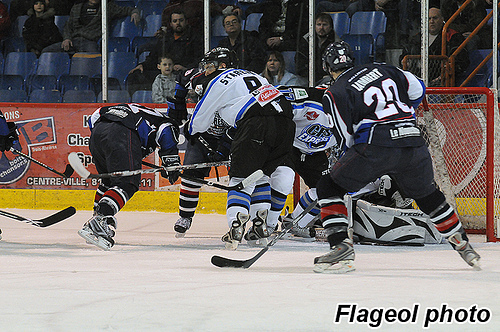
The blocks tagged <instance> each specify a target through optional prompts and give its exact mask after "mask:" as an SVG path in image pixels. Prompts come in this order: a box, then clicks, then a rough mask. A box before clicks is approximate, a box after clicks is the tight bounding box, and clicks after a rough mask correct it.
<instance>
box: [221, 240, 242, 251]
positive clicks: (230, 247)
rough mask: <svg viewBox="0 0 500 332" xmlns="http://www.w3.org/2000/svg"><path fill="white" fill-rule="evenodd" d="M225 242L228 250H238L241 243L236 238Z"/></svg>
mask: <svg viewBox="0 0 500 332" xmlns="http://www.w3.org/2000/svg"><path fill="white" fill-rule="evenodd" d="M224 244H225V246H226V250H236V249H237V248H238V245H239V244H240V243H239V242H238V241H236V240H232V241H231V242H224Z"/></svg>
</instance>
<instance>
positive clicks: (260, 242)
mask: <svg viewBox="0 0 500 332" xmlns="http://www.w3.org/2000/svg"><path fill="white" fill-rule="evenodd" d="M268 243H269V241H268V238H267V237H266V238H262V239H257V240H247V245H248V246H249V247H253V248H255V247H258V248H263V247H265V246H267V244H268Z"/></svg>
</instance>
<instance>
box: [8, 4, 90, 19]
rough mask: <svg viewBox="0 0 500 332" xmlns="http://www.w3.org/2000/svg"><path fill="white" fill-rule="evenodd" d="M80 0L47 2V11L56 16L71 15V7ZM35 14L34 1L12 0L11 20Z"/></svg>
mask: <svg viewBox="0 0 500 332" xmlns="http://www.w3.org/2000/svg"><path fill="white" fill-rule="evenodd" d="M76 2H81V1H78V0H45V10H47V11H49V10H51V11H53V12H54V15H69V13H70V10H71V7H72V6H73V4H75V3H76ZM32 12H33V0H12V2H11V3H10V18H11V21H12V22H14V21H15V19H16V18H17V17H19V16H23V15H31V13H32Z"/></svg>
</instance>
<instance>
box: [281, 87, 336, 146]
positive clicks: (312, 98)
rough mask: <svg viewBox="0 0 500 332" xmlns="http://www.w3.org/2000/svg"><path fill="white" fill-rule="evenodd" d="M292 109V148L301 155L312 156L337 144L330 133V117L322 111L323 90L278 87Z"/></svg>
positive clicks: (331, 126) (331, 122)
mask: <svg viewBox="0 0 500 332" xmlns="http://www.w3.org/2000/svg"><path fill="white" fill-rule="evenodd" d="M278 90H280V91H281V93H283V94H284V95H285V97H286V99H288V100H289V101H290V102H291V103H292V107H293V121H294V122H295V139H294V141H293V146H294V147H296V148H297V149H299V150H300V151H301V152H302V153H305V154H313V153H315V152H319V151H324V150H326V149H328V148H330V147H332V146H335V145H336V144H337V141H336V139H335V137H334V136H333V133H332V128H333V121H332V117H331V116H329V115H328V114H326V113H325V112H324V111H323V105H322V103H321V99H322V97H323V93H324V91H325V90H324V89H317V88H303V87H278Z"/></svg>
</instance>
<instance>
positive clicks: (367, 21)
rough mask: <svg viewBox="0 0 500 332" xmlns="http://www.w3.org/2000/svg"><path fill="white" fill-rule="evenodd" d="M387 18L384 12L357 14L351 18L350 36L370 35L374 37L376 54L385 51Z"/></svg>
mask: <svg viewBox="0 0 500 332" xmlns="http://www.w3.org/2000/svg"><path fill="white" fill-rule="evenodd" d="M386 27H387V16H386V15H385V13H384V12H383V11H371V12H356V13H354V14H353V15H352V17H351V26H350V30H349V34H355V35H357V34H370V35H372V37H373V40H374V43H373V46H374V51H373V53H374V54H378V53H383V52H384V51H385V29H386Z"/></svg>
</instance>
